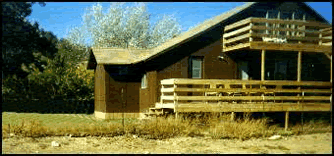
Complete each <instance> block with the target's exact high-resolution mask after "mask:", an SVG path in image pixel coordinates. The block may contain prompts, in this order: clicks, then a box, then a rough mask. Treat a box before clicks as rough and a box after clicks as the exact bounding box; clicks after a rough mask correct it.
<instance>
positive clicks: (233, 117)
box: [231, 112, 235, 121]
mask: <svg viewBox="0 0 334 156" xmlns="http://www.w3.org/2000/svg"><path fill="white" fill-rule="evenodd" d="M234 119H235V113H234V112H231V121H234Z"/></svg>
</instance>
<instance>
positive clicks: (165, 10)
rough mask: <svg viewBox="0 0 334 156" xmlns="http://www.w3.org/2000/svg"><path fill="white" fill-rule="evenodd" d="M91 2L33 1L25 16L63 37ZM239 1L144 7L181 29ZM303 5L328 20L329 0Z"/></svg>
mask: <svg viewBox="0 0 334 156" xmlns="http://www.w3.org/2000/svg"><path fill="white" fill-rule="evenodd" d="M93 4H95V3H91V2H47V3H46V6H45V7H41V6H40V5H39V4H38V3H37V4H34V5H33V6H32V13H31V15H30V16H29V17H28V19H29V20H30V21H37V22H38V23H39V25H40V26H41V27H42V28H43V29H45V30H47V31H51V32H53V33H54V34H55V35H56V36H57V37H58V38H63V37H66V34H67V32H68V30H69V28H70V27H71V26H80V25H81V24H82V14H83V13H84V10H85V9H86V8H87V7H90V6H92V5H93ZM242 4H243V3H242V2H232V3H231V2H177V3H174V2H149V3H147V8H148V12H149V13H150V14H151V22H155V21H156V20H157V19H158V17H159V16H162V15H164V14H173V15H174V16H175V17H176V18H177V19H178V22H179V23H180V24H181V26H182V31H183V32H184V31H187V30H188V29H189V28H191V27H194V26H196V25H197V24H199V23H201V22H203V21H205V20H207V19H209V18H212V17H214V16H217V15H219V14H221V13H223V12H226V11H228V10H230V9H233V8H234V7H236V6H240V5H242ZM307 4H308V5H309V6H311V7H312V8H313V9H314V10H315V11H317V12H318V13H319V14H320V15H322V16H323V17H324V18H325V19H326V20H328V21H329V22H330V23H332V5H331V3H330V2H309V3H307ZM102 6H103V8H104V9H107V8H108V7H109V3H102Z"/></svg>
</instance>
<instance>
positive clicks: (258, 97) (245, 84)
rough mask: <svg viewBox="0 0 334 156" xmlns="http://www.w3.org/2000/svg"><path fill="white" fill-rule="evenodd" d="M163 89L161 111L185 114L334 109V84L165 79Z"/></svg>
mask: <svg viewBox="0 0 334 156" xmlns="http://www.w3.org/2000/svg"><path fill="white" fill-rule="evenodd" d="M161 85H162V88H161V102H160V104H157V105H158V107H161V108H174V109H175V110H178V109H179V108H181V109H179V110H185V107H187V108H189V109H188V111H189V110H192V111H203V109H204V107H205V108H208V107H211V108H213V109H216V111H218V107H217V106H219V109H220V110H219V111H226V110H222V109H224V108H227V107H228V108H230V109H237V110H239V111H243V110H244V109H250V110H253V111H262V110H264V109H265V108H266V109H269V110H272V111H285V110H286V109H288V110H290V111H291V108H293V110H295V111H308V110H320V111H325V110H327V111H328V110H329V109H331V108H330V103H331V94H332V91H331V89H332V88H331V86H332V84H331V83H330V82H313V81H312V82H310V81H301V82H297V81H268V80H266V81H258V80H219V79H165V80H162V81H161ZM157 105H156V107H157ZM225 106H226V107H225ZM202 107H203V108H202ZM237 107H238V108H237ZM297 107H298V108H297ZM190 108H191V109H190ZM233 111H236V110H233ZM267 111H268V110H267Z"/></svg>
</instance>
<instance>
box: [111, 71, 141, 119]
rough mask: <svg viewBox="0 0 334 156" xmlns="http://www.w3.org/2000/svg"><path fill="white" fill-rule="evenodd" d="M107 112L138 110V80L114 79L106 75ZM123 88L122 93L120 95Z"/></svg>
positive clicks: (131, 111) (132, 111) (133, 111)
mask: <svg viewBox="0 0 334 156" xmlns="http://www.w3.org/2000/svg"><path fill="white" fill-rule="evenodd" d="M108 79H109V82H108V86H109V87H108V88H109V89H108V98H107V112H108V113H120V112H123V109H124V112H125V113H135V112H137V113H138V112H139V87H140V82H126V81H122V82H121V81H115V80H114V79H113V77H110V76H108ZM122 89H123V95H122Z"/></svg>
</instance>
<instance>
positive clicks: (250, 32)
mask: <svg viewBox="0 0 334 156" xmlns="http://www.w3.org/2000/svg"><path fill="white" fill-rule="evenodd" d="M249 26H250V30H249V34H250V35H252V33H253V30H252V27H253V23H250V24H249ZM252 41H253V37H249V42H252Z"/></svg>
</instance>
